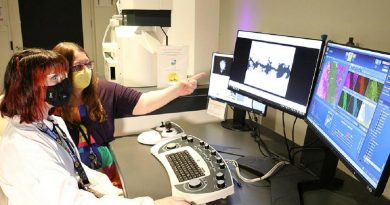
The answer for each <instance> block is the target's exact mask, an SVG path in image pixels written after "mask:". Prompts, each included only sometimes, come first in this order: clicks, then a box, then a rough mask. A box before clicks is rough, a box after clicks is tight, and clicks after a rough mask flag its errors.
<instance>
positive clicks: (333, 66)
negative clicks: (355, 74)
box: [317, 60, 347, 104]
mask: <svg viewBox="0 0 390 205" xmlns="http://www.w3.org/2000/svg"><path fill="white" fill-rule="evenodd" d="M323 69H324V71H323V72H324V74H323V75H322V76H321V79H320V84H319V87H318V89H317V95H318V96H319V97H320V98H322V99H324V100H326V101H327V102H328V103H330V104H336V102H337V99H338V96H339V95H340V91H341V89H342V86H343V84H342V79H343V78H344V75H345V73H346V72H347V66H346V65H343V64H341V63H337V62H334V61H329V60H328V61H327V62H325V63H324V68H323Z"/></svg>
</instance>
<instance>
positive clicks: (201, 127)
mask: <svg viewBox="0 0 390 205" xmlns="http://www.w3.org/2000/svg"><path fill="white" fill-rule="evenodd" d="M176 123H178V124H179V125H180V126H181V127H182V128H183V129H184V130H185V132H186V133H187V134H191V135H194V136H196V137H198V138H201V139H203V140H205V141H206V142H208V143H209V144H210V145H211V146H213V147H214V148H215V149H217V150H219V151H223V152H226V153H234V154H238V155H245V156H246V155H254V156H260V152H259V150H258V147H257V144H256V143H255V142H254V139H253V138H252V137H251V136H250V134H249V132H237V131H231V130H227V129H224V128H222V127H221V126H220V124H219V123H207V124H191V123H188V122H185V121H176ZM261 135H262V139H263V141H264V142H265V143H266V144H267V145H268V146H269V147H270V148H271V149H272V150H273V151H275V152H276V153H277V154H280V155H285V152H286V151H285V148H284V145H283V143H280V139H281V137H280V136H278V135H276V134H275V133H274V132H272V131H271V130H269V129H266V128H262V129H261ZM275 139H279V141H278V140H275ZM110 148H111V151H112V153H113V155H114V158H115V160H116V163H117V166H118V169H119V172H120V174H121V177H122V182H123V184H124V190H125V195H126V196H127V197H129V198H134V197H139V196H145V195H147V196H151V197H152V198H154V199H159V198H163V197H167V196H170V195H171V189H170V183H169V178H168V174H167V173H166V171H165V169H164V167H163V166H162V165H161V164H160V162H159V161H158V160H157V159H156V158H155V157H154V156H153V155H152V154H151V153H150V148H151V146H147V145H142V144H139V143H138V142H137V136H135V135H132V136H125V137H118V138H116V139H115V140H114V141H113V142H112V143H111V144H110ZM224 156H225V158H227V157H229V155H226V154H225V155H224ZM230 156H231V158H230V159H234V157H236V158H237V156H235V155H230ZM232 172H233V171H232ZM243 174H246V176H248V177H249V178H251V177H254V175H251V174H250V173H248V172H245V171H243ZM337 177H339V178H342V179H344V181H345V183H344V186H343V188H342V189H341V190H337V191H329V190H317V191H309V192H305V193H304V195H303V198H304V202H305V204H306V205H307V204H309V205H310V204H316V205H321V204H346V205H357V204H376V205H378V204H379V205H381V204H383V205H384V204H389V203H390V201H389V200H386V199H385V198H383V197H381V198H376V197H373V196H371V195H370V194H369V193H368V192H367V191H365V189H364V187H363V186H362V185H361V184H360V183H358V182H357V181H355V180H354V179H353V178H352V177H350V176H348V175H346V174H344V173H343V172H341V171H338V172H337ZM241 184H242V186H241V187H238V186H235V194H234V195H232V196H229V197H228V198H226V199H222V200H217V201H215V202H212V203H209V204H235V205H240V204H246V205H248V204H249V205H250V204H267V205H268V204H270V201H271V193H270V183H269V182H267V181H265V182H258V183H255V184H246V183H243V182H242V183H241Z"/></svg>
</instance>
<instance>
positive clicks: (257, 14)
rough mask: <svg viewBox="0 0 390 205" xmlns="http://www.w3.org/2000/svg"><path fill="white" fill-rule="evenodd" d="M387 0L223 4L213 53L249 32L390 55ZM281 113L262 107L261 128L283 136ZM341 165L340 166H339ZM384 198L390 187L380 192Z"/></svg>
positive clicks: (300, 130) (299, 134)
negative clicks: (346, 45) (325, 41)
mask: <svg viewBox="0 0 390 205" xmlns="http://www.w3.org/2000/svg"><path fill="white" fill-rule="evenodd" d="M389 7H390V1H388V0H375V1H366V0H344V1H338V0H327V1H310V0H294V1H287V0H242V1H236V0H223V3H222V2H221V4H220V38H219V50H220V51H221V52H227V53H233V51H234V44H235V39H236V34H237V30H238V29H241V30H250V31H258V32H265V33H276V34H284V35H292V36H302V37H308V38H320V36H321V35H322V34H327V35H328V39H330V40H333V41H336V42H340V43H345V42H346V41H347V40H348V37H350V36H351V37H354V38H355V42H356V43H358V44H359V46H362V47H367V48H371V49H375V50H382V51H387V52H390V38H389V36H390V26H388V22H387V21H388V19H390V13H389V12H388V11H387V8H389ZM281 116H282V114H281V112H280V111H276V110H275V109H272V108H270V109H268V112H267V117H266V118H265V119H263V121H262V124H263V125H265V126H267V127H269V128H271V129H274V130H275V131H277V132H278V133H279V134H283V129H282V119H281ZM285 119H286V127H287V133H288V134H287V135H288V136H291V134H289V133H291V127H292V124H293V120H294V117H293V116H289V115H288V114H287V115H286V118H285ZM305 132H306V123H305V122H303V121H302V120H298V121H297V124H296V127H295V137H296V138H298V139H297V140H296V141H298V142H299V143H301V142H302V141H303V136H304V134H305ZM339 166H340V167H343V165H339ZM344 169H345V168H344ZM384 195H385V196H386V197H387V198H390V183H388V184H387V189H386V190H385V194H384Z"/></svg>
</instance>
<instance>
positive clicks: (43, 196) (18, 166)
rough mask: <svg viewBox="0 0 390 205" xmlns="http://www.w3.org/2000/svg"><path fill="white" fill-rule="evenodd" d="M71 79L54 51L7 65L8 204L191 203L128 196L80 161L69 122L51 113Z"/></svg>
mask: <svg viewBox="0 0 390 205" xmlns="http://www.w3.org/2000/svg"><path fill="white" fill-rule="evenodd" d="M69 82H70V81H69V78H68V63H67V61H66V59H65V58H64V57H63V56H61V55H59V54H57V53H55V52H53V51H47V50H42V49H28V50H24V51H21V52H19V53H16V54H14V55H13V56H12V58H11V60H10V61H9V63H8V65H7V68H6V72H5V75H4V90H5V91H4V98H3V99H2V101H1V104H0V111H1V115H2V116H3V117H7V119H8V121H9V123H8V125H7V127H6V128H5V130H4V133H3V137H2V138H1V141H0V156H1V163H0V186H1V188H2V190H3V191H4V193H5V195H6V196H7V198H8V201H9V204H12V205H24V204H30V205H41V204H50V205H61V204H63V205H65V204H66V205H69V204H79V205H83V204H85V205H86V204H107V205H108V204H110V205H111V204H127V205H131V204H142V205H149V204H150V205H154V204H177V205H179V204H182V205H186V204H188V203H187V202H184V201H181V200H176V199H173V198H171V197H170V198H165V199H162V200H157V201H155V202H154V201H153V200H152V199H151V198H149V197H141V198H136V199H125V198H123V197H120V196H118V195H120V194H121V190H120V189H118V188H116V187H114V186H113V185H112V184H111V182H110V180H109V179H108V178H107V176H106V175H104V174H102V173H100V172H97V171H95V170H92V169H89V168H88V167H87V166H85V165H84V164H83V163H82V162H81V160H80V157H79V155H78V152H77V148H76V146H75V145H74V143H73V142H72V139H71V138H70V135H69V132H68V130H67V128H66V125H65V122H64V121H63V120H62V119H61V118H60V117H56V116H53V115H50V114H49V113H50V110H51V109H52V108H53V107H56V106H63V105H64V104H66V103H67V102H68V101H69V99H70V98H69V96H70V94H71V90H70V89H69V88H70V87H71V86H70V84H69Z"/></svg>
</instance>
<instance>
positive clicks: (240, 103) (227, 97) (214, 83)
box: [208, 53, 266, 131]
mask: <svg viewBox="0 0 390 205" xmlns="http://www.w3.org/2000/svg"><path fill="white" fill-rule="evenodd" d="M232 63H233V55H230V54H222V53H213V54H212V60H211V70H210V82H209V90H208V97H209V98H211V99H213V100H217V101H220V102H224V103H227V104H228V105H231V106H233V107H234V114H233V119H227V120H225V121H223V122H222V126H223V127H225V128H228V129H232V130H241V131H246V130H249V127H248V125H247V123H246V112H247V111H250V112H254V113H257V114H260V115H264V114H265V111H266V106H265V105H264V104H262V103H259V102H257V101H254V100H252V99H251V98H248V97H245V96H243V95H241V94H238V93H237V92H234V91H232V90H228V81H229V73H230V71H231V66H232Z"/></svg>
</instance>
